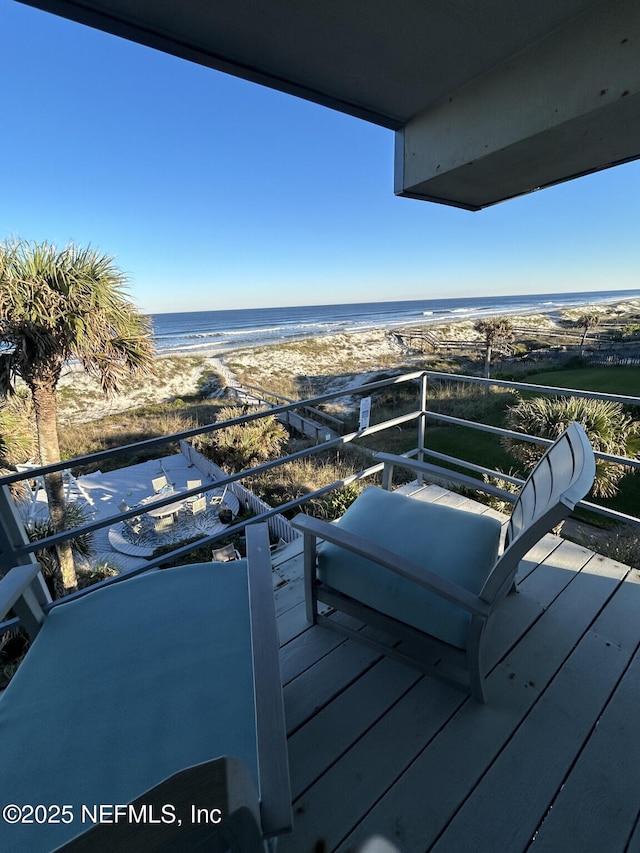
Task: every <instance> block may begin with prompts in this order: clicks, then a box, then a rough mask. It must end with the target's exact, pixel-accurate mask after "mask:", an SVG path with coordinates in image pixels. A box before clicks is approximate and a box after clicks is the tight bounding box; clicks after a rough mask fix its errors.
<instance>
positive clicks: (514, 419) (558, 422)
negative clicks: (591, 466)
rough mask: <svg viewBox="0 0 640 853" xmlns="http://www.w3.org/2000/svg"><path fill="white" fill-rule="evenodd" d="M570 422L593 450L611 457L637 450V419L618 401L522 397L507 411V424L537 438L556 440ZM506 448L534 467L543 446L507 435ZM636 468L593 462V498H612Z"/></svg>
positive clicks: (639, 448) (630, 455)
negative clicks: (580, 432)
mask: <svg viewBox="0 0 640 853" xmlns="http://www.w3.org/2000/svg"><path fill="white" fill-rule="evenodd" d="M572 421H578V423H580V424H581V425H582V426H583V427H584V430H585V432H586V433H587V436H588V437H589V441H590V442H591V444H592V445H593V449H594V450H596V451H600V453H610V454H612V455H614V456H626V457H627V458H628V459H635V458H636V457H637V456H638V453H639V452H640V422H638V421H634V420H633V419H632V418H630V417H629V415H626V414H625V413H624V410H623V407H622V404H621V403H614V402H612V401H610V400H590V399H580V398H577V397H551V398H549V397H534V398H533V399H531V400H521V401H520V402H519V403H518V404H517V405H515V406H512V407H511V408H510V409H509V410H508V412H507V418H506V427H507V429H511V430H514V431H516V432H525V433H528V434H529V435H535V436H538V437H540V438H550V439H556V438H558V436H559V435H561V434H562V433H563V432H564V430H565V429H566V428H567V427H568V426H569V424H570V423H571V422H572ZM504 444H505V446H506V447H507V449H508V450H509V451H510V452H511V453H512V454H513V455H514V456H515V457H516V459H518V460H519V461H520V462H522V463H523V464H524V465H526V466H527V467H529V468H533V466H534V465H535V464H536V462H537V461H538V459H539V458H540V457H541V456H542V454H543V453H544V451H545V448H544V447H540V446H539V445H536V444H529V443H528V442H520V441H517V440H515V439H511V438H506V439H504ZM634 470H635V469H633V468H630V467H628V466H626V467H625V466H624V465H619V464H617V463H616V462H606V461H604V460H602V459H598V460H597V462H596V479H595V482H594V485H593V494H594V496H595V497H605V498H609V497H613V495H615V494H616V492H617V491H618V483H619V482H620V480H621V479H622V478H623V477H624V476H625V474H627V473H629V472H631V471H634Z"/></svg>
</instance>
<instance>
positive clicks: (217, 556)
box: [211, 545, 240, 563]
mask: <svg viewBox="0 0 640 853" xmlns="http://www.w3.org/2000/svg"><path fill="white" fill-rule="evenodd" d="M211 559H212V560H213V562H214V563H229V562H231V561H232V560H239V559H240V552H239V551H236V549H235V548H234V547H233V545H225V546H224V548H214V550H213V551H212V552H211Z"/></svg>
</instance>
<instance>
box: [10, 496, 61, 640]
mask: <svg viewBox="0 0 640 853" xmlns="http://www.w3.org/2000/svg"><path fill="white" fill-rule="evenodd" d="M28 544H29V539H28V537H27V534H26V531H25V529H24V524H23V523H22V519H21V518H20V516H19V515H18V511H17V509H16V506H15V504H14V502H13V498H12V497H11V491H10V489H9V486H6V485H3V486H1V487H0V575H6V574H7V572H9V571H11V569H12V568H13V567H14V566H24V565H29V564H35V563H37V562H38V561H37V560H36V558H35V556H34V555H33V553H28V554H16V548H19V547H20V546H21V545H28ZM33 598H35V601H33ZM50 601H51V595H50V594H49V590H48V589H47V585H46V583H45V582H44V578H43V576H42V573H41V572H38V574H37V575H36V576H35V578H34V579H33V582H32V583H31V585H30V587H29V589H28V590H25V594H24V595H23V597H22V598H21V599H19V600H18V601H16V603H15V604H14V606H13V609H14V610H15V612H16V615H17V616H18V617H19V619H20V621H21V623H22V624H23V626H24V627H25V629H26V631H27V633H28V634H29V636H35V634H37V632H38V628H39V627H40V622H41V621H42V619H43V618H44V615H43V614H42V611H41V610H40V608H39V607H37V606H36V603H37V604H38V605H43V604H49V603H50Z"/></svg>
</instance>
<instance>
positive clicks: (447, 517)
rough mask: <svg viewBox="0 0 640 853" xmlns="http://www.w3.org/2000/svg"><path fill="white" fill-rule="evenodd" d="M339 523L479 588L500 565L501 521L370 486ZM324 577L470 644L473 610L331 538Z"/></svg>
mask: <svg viewBox="0 0 640 853" xmlns="http://www.w3.org/2000/svg"><path fill="white" fill-rule="evenodd" d="M338 524H339V526H340V527H342V528H344V529H345V530H348V531H350V532H352V533H355V534H358V535H359V536H363V537H364V538H366V539H368V540H369V541H370V542H373V543H374V544H378V545H380V546H382V547H384V548H387V549H388V550H390V551H393V552H395V553H397V554H399V555H401V556H403V557H406V558H407V559H409V560H413V561H414V562H416V563H418V564H420V565H421V566H425V567H426V568H428V569H429V570H430V571H432V572H435V573H436V574H438V575H440V576H441V577H446V578H448V579H449V580H451V581H454V582H455V583H457V584H459V585H460V586H463V587H464V588H465V589H467V590H469V592H472V593H475V594H478V593H479V592H480V590H481V589H482V585H483V584H484V582H485V580H486V578H487V576H488V575H489V572H490V571H491V569H492V568H493V566H494V565H495V562H496V559H497V555H498V546H499V540H500V529H501V525H500V522H499V521H497V520H496V519H495V518H489V517H488V516H486V515H479V514H477V513H472V512H465V511H464V510H459V509H453V508H451V507H446V506H440V505H439V504H435V503H427V502H425V501H419V500H415V499H414V498H409V497H406V496H405V495H400V494H397V493H396V492H388V491H386V490H384V489H379V488H376V487H375V486H371V487H369V488H367V489H365V490H364V491H363V492H362V494H361V495H360V496H359V497H358V498H357V500H356V501H355V502H354V503H353V504H352V505H351V506H350V507H349V509H348V510H347V511H346V513H345V514H344V515H343V517H342V518H341V519H340V521H339V522H338ZM318 577H319V578H320V580H321V581H323V582H325V583H327V584H328V585H329V586H332V587H334V589H337V590H339V591H340V592H343V593H345V594H346V595H349V596H351V597H352V598H355V599H357V600H358V601H360V602H362V603H363V604H367V605H369V606H370V607H373V608H374V609H376V610H379V611H380V612H382V613H386V614H387V615H388V616H392V617H393V618H395V619H398V620H400V621H402V622H405V623H407V624H408V625H412V626H413V627H415V628H419V629H420V630H421V631H425V632H426V633H428V634H430V635H432V636H434V637H438V638H439V639H441V640H443V641H445V642H447V643H449V644H451V645H453V646H456V647H458V648H465V646H466V640H467V631H468V626H469V622H470V618H471V617H470V615H469V613H468V612H466V611H465V610H461V609H460V608H459V607H456V605H454V604H452V603H450V602H448V601H445V600H444V599H442V598H440V597H439V596H437V595H435V594H434V593H431V592H429V591H428V590H425V589H423V588H421V587H418V586H417V585H416V584H414V583H413V582H411V581H409V580H407V579H406V578H403V577H401V576H400V575H398V574H396V573H395V572H392V571H390V570H389V569H386V568H384V567H383V566H380V565H379V564H377V563H373V562H371V561H370V560H366V559H365V558H363V557H359V556H357V555H356V554H353V553H351V552H349V551H347V550H345V549H343V548H339V547H337V546H336V545H332V544H330V543H328V542H327V543H325V544H324V545H323V546H322V548H321V549H320V553H319V556H318Z"/></svg>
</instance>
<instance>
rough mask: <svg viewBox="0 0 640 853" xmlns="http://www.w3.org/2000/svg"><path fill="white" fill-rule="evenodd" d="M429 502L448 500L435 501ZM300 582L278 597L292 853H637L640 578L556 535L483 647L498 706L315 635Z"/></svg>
mask: <svg viewBox="0 0 640 853" xmlns="http://www.w3.org/2000/svg"><path fill="white" fill-rule="evenodd" d="M427 493H428V494H427ZM419 495H420V498H421V499H430V500H434V499H435V500H438V501H441V500H448V498H447V496H446V493H445V490H442V489H439V488H430V489H423V490H421V492H420V493H419ZM461 506H462V504H461ZM296 563H297V567H296ZM297 572H298V573H299V574H296V573H297ZM301 573H302V561H301V559H299V558H294V559H293V560H290V561H289V563H288V564H287V577H288V578H289V579H290V580H289V583H291V584H293V585H294V587H295V593H293V592H290V593H286V592H285V589H286V587H283V588H281V589H279V590H278V591H277V593H276V598H277V599H278V597H280V599H281V608H280V612H281V615H280V616H279V622H280V621H281V620H282V625H281V626H279V628H280V633H281V643H282V651H281V660H282V664H283V675H284V677H283V681H284V693H285V711H286V716H287V729H288V731H289V754H290V769H291V778H292V790H293V797H294V803H293V806H294V831H293V833H292V835H291V836H288V837H286V838H285V837H283V838H282V839H281V840H280V844H279V848H280V849H281V850H282V851H283V853H288V851H295V853H306V851H308V853H313V851H316V850H322V851H323V852H324V851H326V853H329V851H339V853H347V851H353V850H355V849H356V848H357V845H359V844H360V843H362V841H363V840H365V839H366V838H368V837H369V836H371V835H373V834H380V835H383V836H385V837H386V838H388V839H389V840H390V841H391V842H392V843H394V844H396V845H397V847H398V849H399V850H400V851H401V853H414V852H415V851H426V850H431V849H433V850H438V851H440V853H443V851H456V853H457V851H458V850H463V849H464V850H478V851H482V853H489V851H491V853H493V851H495V850H497V849H500V850H509V851H510V853H511V851H514V853H517V851H523V853H524V851H525V850H528V849H529V848H530V847H531V850H532V851H533V853H535V851H536V850H542V851H547V850H549V851H550V850H557V849H568V850H577V849H580V850H581V851H582V850H583V849H584V850H594V851H595V850H596V849H604V848H603V847H602V842H603V839H604V840H605V842H606V849H607V851H612V853H623V850H625V849H629V850H636V853H640V829H639V828H638V807H637V797H636V796H635V795H636V792H637V790H638V782H640V778H638V777H639V776H640V769H638V768H640V747H637V746H636V745H635V744H633V745H632V746H630V745H629V744H627V738H628V739H629V743H630V742H631V739H633V737H634V734H635V731H634V725H633V724H634V721H635V716H634V714H635V710H636V708H637V706H638V698H639V697H638V690H639V689H640V652H638V646H639V644H640V620H638V619H637V613H638V604H640V575H639V574H638V573H637V572H630V571H629V570H628V569H627V567H624V566H621V565H620V564H617V563H614V562H613V561H610V560H606V559H603V558H601V557H597V556H594V555H593V554H592V553H591V552H590V551H588V550H587V549H586V548H583V547H581V546H578V545H574V544H572V543H570V542H566V541H563V540H559V539H557V538H556V537H554V536H551V535H549V536H546V537H544V538H543V539H542V540H541V541H540V542H539V543H538V544H537V545H536V546H535V548H533V549H532V551H531V552H530V553H529V554H528V555H527V557H526V559H525V560H524V561H523V563H522V564H521V567H520V572H519V587H518V588H519V592H518V593H517V594H516V595H512V596H508V598H507V599H506V601H505V602H504V605H503V607H502V608H501V611H499V619H496V620H495V624H494V625H493V626H492V629H491V632H490V633H489V635H488V636H487V644H486V652H487V653H486V667H487V671H488V672H489V675H488V680H487V694H488V704H487V705H486V706H481V705H478V704H476V703H475V702H474V701H473V700H471V699H469V698H467V697H465V696H464V694H461V693H459V692H458V691H456V690H454V689H452V688H450V687H447V686H445V685H443V684H441V683H439V682H437V681H435V680H432V679H429V678H428V677H426V676H422V675H420V673H418V672H414V671H412V670H410V669H407V668H405V667H404V666H402V665H400V664H398V663H396V662H394V661H391V660H389V659H388V658H381V657H380V655H379V654H377V653H376V652H374V651H372V650H371V649H368V648H367V647H366V646H363V645H362V646H361V645H360V644H358V643H357V642H355V641H353V640H344V639H342V638H340V637H339V635H337V634H334V633H333V632H329V631H327V629H326V628H321V627H318V626H314V627H311V626H307V625H306V623H305V622H304V613H303V609H302V597H301V596H302V592H301V590H300V587H299V581H298V578H299V577H300V575H301ZM285 597H286V605H285ZM317 635H320V636H317ZM634 655H635V657H634ZM639 742H640V741H639ZM618 767H619V768H620V769H621V774H620V777H619V778H618V779H616V785H615V786H614V787H613V788H612V790H611V795H610V796H609V795H608V796H607V797H603V798H602V801H601V802H600V805H599V808H596V807H595V806H594V805H593V802H594V801H595V800H597V799H598V796H599V794H602V786H603V785H605V784H606V780H607V778H608V776H609V775H610V774H612V773H614V772H615V770H616V768H618ZM627 783H628V785H627ZM623 788H624V790H622V789H623ZM619 789H620V790H619ZM590 803H591V806H590V805H589V804H590ZM580 804H581V805H580ZM551 806H553V808H551ZM550 809H551V810H550ZM580 809H582V811H584V812H587V811H588V815H587V817H585V818H584V823H586V824H588V825H589V826H590V829H589V830H588V831H586V830H584V832H585V837H586V836H588V838H587V840H586V841H585V843H584V844H583V843H582V841H581V842H580V843H578V844H577V846H576V843H575V841H576V839H577V838H578V837H580V836H579V835H578V829H577V828H576V827H573V823H572V821H571V819H570V818H569V816H570V815H573V814H576V815H577V816H576V818H575V820H574V822H575V824H576V826H577V825H578V824H580V825H582V823H583V821H582V819H581V818H580ZM562 815H564V820H563V819H562ZM617 815H620V819H619V821H618V825H617V828H616V831H615V832H612V833H610V834H609V835H607V832H606V828H607V825H608V823H610V822H612V821H613V822H615V821H616V820H618V817H617ZM572 827H573V828H572ZM533 838H535V840H534V841H532V839H533ZM609 840H610V841H611V843H609ZM594 845H595V846H594ZM625 845H627V846H625Z"/></svg>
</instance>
